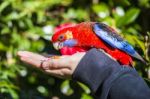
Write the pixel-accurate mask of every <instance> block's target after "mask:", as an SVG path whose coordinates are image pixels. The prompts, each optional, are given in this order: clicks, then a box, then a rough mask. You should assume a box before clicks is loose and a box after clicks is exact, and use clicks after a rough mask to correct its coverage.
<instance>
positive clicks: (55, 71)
mask: <svg viewBox="0 0 150 99" xmlns="http://www.w3.org/2000/svg"><path fill="white" fill-rule="evenodd" d="M17 54H18V56H19V57H20V59H21V60H22V61H23V62H25V63H28V64H30V65H33V66H34V67H37V68H39V69H41V70H43V71H45V72H46V73H48V74H50V75H52V76H55V77H59V78H69V79H70V78H71V76H72V74H73V72H74V71H75V69H76V67H77V65H78V63H79V62H80V60H81V58H82V57H83V56H84V55H85V53H84V52H82V53H76V54H73V55H69V56H68V55H63V56H60V57H59V58H57V59H54V58H47V57H44V56H42V55H39V54H36V53H33V52H28V51H18V53H17Z"/></svg>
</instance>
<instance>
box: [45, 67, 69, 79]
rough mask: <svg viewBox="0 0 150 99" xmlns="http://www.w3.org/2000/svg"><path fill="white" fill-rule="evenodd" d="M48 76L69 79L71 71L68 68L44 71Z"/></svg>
mask: <svg viewBox="0 0 150 99" xmlns="http://www.w3.org/2000/svg"><path fill="white" fill-rule="evenodd" d="M45 71H46V72H47V73H48V74H50V75H52V76H55V77H59V78H70V75H71V71H70V70H69V69H68V68H62V69H55V70H45Z"/></svg>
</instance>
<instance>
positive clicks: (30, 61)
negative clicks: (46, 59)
mask: <svg viewBox="0 0 150 99" xmlns="http://www.w3.org/2000/svg"><path fill="white" fill-rule="evenodd" d="M20 59H21V61H23V62H25V63H28V64H30V65H32V66H35V67H38V68H40V64H41V61H40V60H35V59H32V58H26V57H21V58H20Z"/></svg>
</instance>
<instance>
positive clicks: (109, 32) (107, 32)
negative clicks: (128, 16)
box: [93, 23, 143, 61]
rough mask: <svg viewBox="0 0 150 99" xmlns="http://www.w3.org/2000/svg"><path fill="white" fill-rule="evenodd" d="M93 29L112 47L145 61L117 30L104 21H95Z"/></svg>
mask: <svg viewBox="0 0 150 99" xmlns="http://www.w3.org/2000/svg"><path fill="white" fill-rule="evenodd" d="M93 31H94V33H95V34H96V35H97V36H98V37H99V38H100V39H102V40H103V41H104V42H106V43H107V44H109V45H110V46H111V47H113V48H118V49H120V50H122V51H124V52H126V53H128V54H129V55H131V56H133V57H135V58H137V59H140V60H142V61H143V58H142V57H141V56H140V55H139V54H138V53H137V52H136V51H135V50H134V48H133V47H132V46H131V45H130V44H129V43H128V42H127V41H125V40H124V39H123V38H122V37H121V36H120V35H119V34H117V33H116V31H114V30H113V29H112V28H110V27H108V26H107V25H105V24H103V23H95V24H94V25H93Z"/></svg>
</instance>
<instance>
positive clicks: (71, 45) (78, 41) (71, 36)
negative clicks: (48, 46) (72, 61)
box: [51, 22, 91, 55]
mask: <svg viewBox="0 0 150 99" xmlns="http://www.w3.org/2000/svg"><path fill="white" fill-rule="evenodd" d="M90 25H91V23H85V22H84V23H80V24H76V25H75V24H70V25H67V26H64V27H61V28H59V29H57V31H56V32H55V33H54V34H53V36H52V39H51V41H52V43H53V46H54V48H55V49H56V50H60V51H61V53H62V54H69V55H70V54H74V53H76V52H85V51H87V50H88V49H89V48H87V47H85V45H84V41H87V42H86V43H88V42H89V40H88V38H89V37H87V36H90V35H86V34H88V32H90V30H89V29H90V28H89V27H90ZM85 33H86V34H85ZM82 41H83V42H82Z"/></svg>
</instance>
